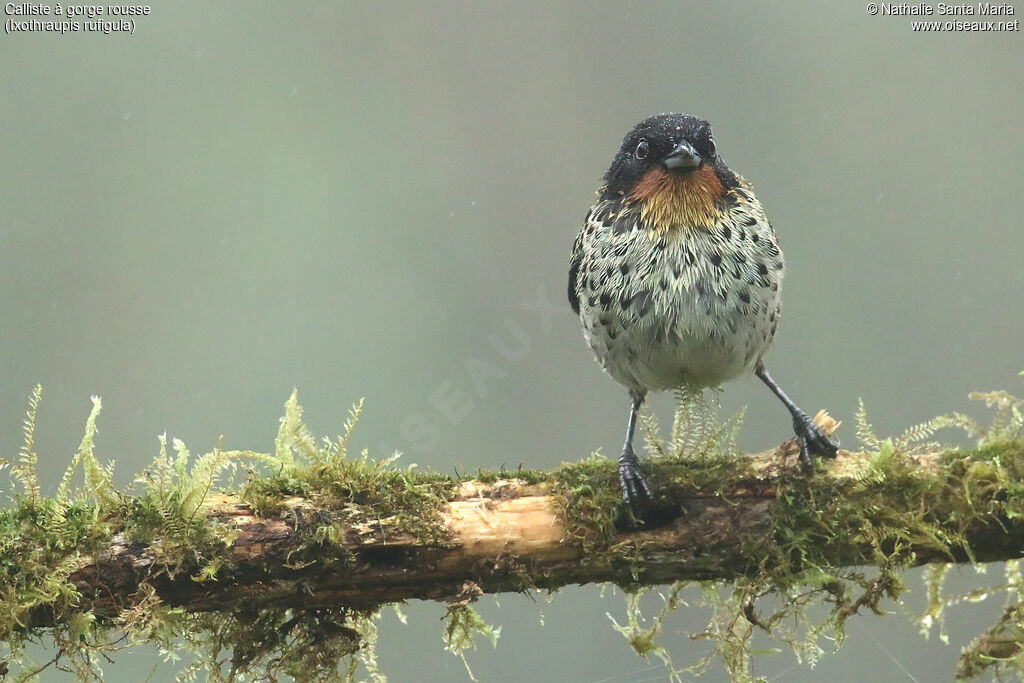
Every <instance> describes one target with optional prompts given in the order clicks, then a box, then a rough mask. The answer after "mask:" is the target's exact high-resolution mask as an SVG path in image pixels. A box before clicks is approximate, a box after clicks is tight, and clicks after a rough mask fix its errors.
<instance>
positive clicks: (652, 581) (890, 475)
mask: <svg viewBox="0 0 1024 683" xmlns="http://www.w3.org/2000/svg"><path fill="white" fill-rule="evenodd" d="M978 397H979V398H982V399H984V400H985V401H986V402H988V403H989V404H990V406H995V407H996V409H997V414H996V418H995V419H994V421H993V426H992V427H989V428H988V429H987V430H982V428H981V427H979V426H978V425H977V424H976V423H974V422H973V421H969V424H968V423H967V422H966V421H967V418H965V417H964V416H962V415H958V414H953V415H951V416H948V417H943V418H936V419H935V420H933V421H930V422H928V423H925V424H922V425H918V426H916V427H913V428H911V429H908V430H907V431H906V432H904V434H903V435H901V436H900V437H898V438H896V439H881V438H879V437H877V436H876V435H875V434H874V433H873V431H872V429H871V426H870V424H868V422H867V419H866V416H865V415H864V414H863V411H862V412H861V414H860V415H858V418H857V421H858V423H859V425H858V430H857V431H858V435H859V436H860V438H861V440H862V441H863V442H864V443H865V444H866V445H867V447H868V450H867V451H866V452H860V453H850V452H846V451H842V452H841V453H840V455H839V457H838V458H837V459H836V460H834V461H829V462H825V463H822V464H821V465H820V467H819V468H818V469H817V471H815V472H813V473H805V472H802V471H800V470H799V467H798V465H797V458H796V453H795V444H794V443H793V442H787V443H786V444H783V445H782V446H780V447H778V448H775V449H772V450H769V451H765V452H761V453H756V454H751V455H743V454H739V453H737V452H736V450H735V446H734V437H735V433H736V429H737V426H738V419H733V420H727V421H725V422H724V423H723V422H719V421H717V420H711V419H709V418H708V417H707V415H708V412H707V411H706V410H705V409H706V408H707V405H706V404H704V403H702V401H703V399H702V398H700V397H699V396H680V407H679V409H678V411H677V415H676V422H675V425H674V427H675V428H674V429H673V430H672V435H673V436H672V439H671V441H670V443H668V444H662V443H660V442H659V441H658V439H657V427H656V425H655V424H654V421H653V419H645V420H644V421H643V428H644V430H645V431H646V435H647V440H648V449H649V451H650V452H651V453H652V455H653V456H654V457H652V458H650V459H649V460H648V461H647V462H646V464H645V468H646V470H647V473H648V476H649V481H650V483H651V485H652V487H653V489H654V490H655V491H656V492H657V497H656V500H655V501H654V502H653V505H652V506H651V508H650V509H649V510H647V514H646V515H645V520H644V521H643V522H640V521H638V520H635V519H633V517H632V515H631V514H630V512H629V511H628V510H627V509H626V508H625V507H624V506H623V505H622V503H621V498H620V494H619V488H618V481H617V470H616V467H615V464H614V463H613V462H611V461H609V460H606V459H604V458H600V457H592V458H590V459H587V460H584V461H582V462H576V463H568V464H564V465H562V466H561V467H559V468H557V469H555V470H552V471H550V472H542V471H534V470H531V471H522V470H517V471H515V472H505V471H502V472H479V473H478V474H477V475H476V476H475V477H472V478H452V477H448V476H445V475H441V474H438V473H432V472H419V471H417V470H415V469H413V467H414V466H411V467H409V468H406V469H400V468H396V467H394V465H393V460H394V459H393V458H392V459H389V460H385V461H374V460H372V459H370V458H368V456H367V455H366V453H365V451H364V453H363V456H362V458H350V457H348V455H347V454H346V446H347V444H348V443H349V441H350V436H351V430H352V426H353V425H354V423H355V420H356V418H357V417H358V412H359V409H360V407H361V404H360V405H358V406H356V407H354V408H353V411H352V414H351V416H350V420H349V421H348V422H347V423H346V425H345V430H344V434H343V435H341V436H338V437H337V438H336V439H334V440H331V439H324V440H323V444H322V445H318V444H317V442H316V440H315V439H314V438H313V437H312V436H311V435H310V434H309V432H308V430H307V429H306V427H305V426H304V425H303V424H302V421H301V412H302V411H301V408H300V407H299V405H298V402H297V400H296V398H295V396H294V395H293V396H292V398H291V399H289V401H288V402H287V403H286V405H285V416H284V418H282V421H281V428H280V430H279V433H278V438H277V440H276V442H275V452H274V453H273V454H260V453H253V452H249V451H224V450H222V449H220V448H219V447H218V448H216V449H215V450H214V451H212V452H211V453H208V454H206V455H203V456H200V457H197V458H193V457H192V455H191V454H190V453H189V451H188V449H187V448H186V447H185V446H184V444H182V443H180V442H178V441H174V443H173V445H174V449H173V450H174V452H173V453H169V452H168V449H167V448H166V438H165V437H161V440H160V453H159V455H158V457H157V458H156V459H155V461H154V463H153V465H152V466H151V467H150V468H149V469H148V470H146V471H145V472H143V474H142V475H140V477H138V478H137V479H136V482H137V485H138V484H141V486H142V489H141V491H139V492H137V493H126V492H121V491H118V490H117V489H116V488H115V487H114V486H113V484H112V477H111V470H110V468H108V467H102V466H100V465H99V462H98V461H97V459H96V458H95V456H94V455H93V435H94V434H95V431H96V418H97V415H98V413H99V409H100V403H99V400H98V399H95V400H94V407H93V410H92V412H91V413H90V415H89V419H88V420H87V423H86V430H85V433H86V436H85V438H84V439H83V441H82V445H81V446H80V447H79V449H78V452H77V453H76V455H75V457H74V459H73V462H72V466H71V468H69V471H68V474H67V475H66V476H65V477H64V479H63V480H62V482H61V486H60V490H59V492H58V495H57V496H55V497H53V498H48V497H45V496H42V495H40V494H39V492H38V487H37V485H36V484H35V481H36V480H35V475H34V462H35V455H34V451H32V430H31V429H30V428H26V434H27V435H28V436H27V439H26V441H27V443H28V444H29V445H28V446H27V447H26V448H25V449H23V453H22V458H21V460H20V462H19V463H18V464H17V465H14V464H12V463H10V462H8V461H0V466H3V465H7V466H12V469H13V468H14V467H20V468H21V469H18V470H16V471H15V477H14V481H15V483H18V484H20V488H18V487H15V488H14V489H13V490H12V496H13V498H12V500H13V505H12V506H11V507H10V508H9V509H8V510H4V511H0V574H2V578H3V581H2V582H0V645H3V646H6V648H7V649H8V650H9V652H10V653H11V655H12V656H13V657H14V658H15V659H19V658H21V656H22V655H23V653H24V645H25V643H26V642H28V641H30V640H32V639H33V638H35V637H36V634H38V633H40V630H41V629H42V630H45V631H48V632H49V633H51V634H52V637H53V639H54V641H55V643H56V645H57V647H58V659H59V658H60V657H61V656H64V657H66V658H70V659H71V660H72V664H73V665H74V666H75V668H76V670H78V671H79V673H80V674H82V675H86V676H88V675H91V672H93V671H94V667H95V662H96V661H97V659H96V653H97V652H100V653H104V652H107V651H109V650H110V649H116V648H115V645H116V643H117V642H119V641H114V643H111V641H110V639H109V637H108V636H107V635H105V634H107V633H108V632H109V631H110V630H111V629H121V630H123V631H125V632H126V634H127V637H128V640H127V642H128V643H133V642H157V643H160V644H161V645H162V646H163V647H165V648H170V647H172V643H180V642H181V641H184V642H185V643H187V646H188V647H189V648H190V649H192V650H194V651H195V652H197V653H199V654H200V658H199V659H198V660H197V662H198V663H197V664H195V665H193V668H197V667H198V668H205V669H206V670H207V672H208V674H209V676H210V677H211V678H212V679H216V680H219V677H220V676H221V675H222V673H223V671H222V670H223V669H224V667H225V666H227V668H228V669H229V676H230V677H232V678H237V677H238V676H239V675H245V674H247V673H248V674H252V675H257V674H254V672H262V673H260V674H258V676H263V675H264V674H265V676H266V677H269V678H273V677H274V676H276V675H277V674H279V673H287V674H290V675H293V676H295V677H297V678H299V679H301V680H307V679H314V678H316V679H327V680H331V679H333V678H336V677H339V676H340V677H342V678H344V677H345V676H349V677H351V676H353V675H354V671H355V670H356V667H358V666H361V667H362V670H363V671H364V673H367V672H368V673H369V674H371V675H372V676H373V677H379V676H378V672H377V669H376V662H375V661H374V660H373V655H372V647H368V645H372V643H373V641H374V638H375V635H374V627H373V623H374V619H375V617H376V615H377V614H378V611H379V609H380V607H381V606H383V605H386V604H397V603H401V602H403V601H406V600H411V599H424V600H439V601H444V602H446V603H447V604H448V610H449V623H448V629H447V632H446V633H447V635H446V642H447V643H448V644H449V647H450V648H451V649H456V650H458V649H461V648H464V647H465V646H466V644H467V643H468V642H471V635H472V631H476V632H478V633H483V634H485V635H488V636H489V637H491V638H496V637H497V629H496V628H491V627H488V626H486V625H485V624H483V623H482V622H481V621H480V620H479V618H478V617H476V616H475V615H472V614H470V612H468V611H467V610H468V609H469V607H468V605H469V604H470V603H471V602H472V601H473V600H475V599H476V597H478V596H479V595H482V594H484V593H498V592H504V591H526V590H530V589H545V590H555V589H557V588H559V587H561V586H565V585H569V584H579V583H589V582H613V583H616V584H619V585H622V586H626V587H628V588H630V589H631V590H642V587H644V586H651V585H658V584H669V583H673V584H675V587H674V588H673V590H672V593H671V594H672V596H678V594H679V591H680V590H681V586H682V585H683V583H681V582H692V581H700V582H720V583H719V584H718V585H723V582H724V583H728V584H729V585H732V586H733V588H732V596H731V597H730V598H729V599H728V600H727V601H721V600H719V599H718V598H717V597H715V596H717V595H718V591H717V589H715V588H709V589H708V590H707V591H705V593H706V595H707V596H708V600H709V602H710V603H711V604H712V606H713V607H714V608H715V610H714V614H713V616H712V621H711V622H710V623H709V625H708V628H707V631H706V632H705V635H706V637H708V638H710V639H712V640H714V641H716V642H717V643H718V645H716V650H715V653H713V656H714V657H717V658H718V659H719V660H721V661H722V663H723V664H724V665H725V666H726V667H727V668H728V670H729V671H730V672H731V673H732V674H733V675H734V676H736V677H738V678H743V677H744V676H745V675H747V674H746V673H744V672H749V666H750V651H751V648H750V640H751V635H752V633H753V632H754V631H755V629H756V630H759V631H761V632H765V633H768V634H769V635H771V636H772V637H777V638H782V639H783V640H785V642H787V643H789V644H790V645H791V646H792V647H793V648H794V650H795V651H796V652H797V655H798V657H802V658H803V659H805V660H809V661H811V662H812V663H813V661H814V659H816V658H817V656H819V655H820V654H821V649H820V647H818V646H817V644H816V641H817V639H818V638H820V637H829V638H832V639H835V640H837V641H838V640H841V639H842V627H843V624H844V622H845V620H846V619H847V618H848V617H849V616H851V615H853V614H856V613H858V612H859V611H864V610H871V611H881V610H882V609H883V605H884V603H885V602H886V601H891V600H896V599H898V596H899V594H900V593H901V591H902V584H901V579H900V576H899V572H900V571H902V570H903V569H905V568H907V567H911V566H916V565H920V564H924V563H946V562H965V561H971V562H989V561H996V560H1015V559H1016V558H1018V557H1020V555H1021V553H1022V550H1024V521H1022V520H1024V415H1022V410H1021V408H1022V405H1024V403H1022V402H1021V400H1020V399H1016V398H1014V397H1012V396H1010V395H1009V394H1005V393H1003V392H995V393H991V394H982V395H979V396H978ZM37 404H38V390H37V392H36V394H34V395H33V399H32V403H31V406H30V414H29V420H28V423H29V424H31V423H34V420H35V414H36V409H37ZM712 412H713V411H712ZM815 419H816V420H817V421H818V423H819V424H820V425H822V426H823V427H824V428H825V430H826V431H827V432H829V433H831V432H832V431H833V430H834V429H835V427H836V423H835V422H834V421H833V420H832V419H831V418H829V417H828V416H827V415H825V414H824V413H820V414H819V415H818V416H817V417H816V418H815ZM950 425H954V426H960V427H964V426H965V425H966V427H969V428H970V429H971V430H980V431H977V434H978V435H979V436H981V437H982V438H981V441H979V446H978V448H976V449H973V450H945V451H943V450H937V449H934V448H929V447H927V446H924V445H921V443H920V442H921V441H923V440H924V439H927V438H929V437H930V436H931V435H932V433H933V432H934V431H935V429H937V428H940V427H944V426H950ZM915 444H917V445H916V446H915ZM247 463H258V464H259V467H262V468H264V469H265V470H268V472H266V473H262V474H261V473H258V472H251V473H250V475H251V476H250V477H249V479H248V481H247V482H246V483H245V484H244V485H242V486H241V487H240V488H239V489H237V492H227V491H218V490H217V489H216V487H215V486H214V484H215V482H216V481H217V480H218V477H219V476H220V474H221V473H222V472H223V471H225V470H228V471H233V470H235V469H237V468H239V467H245V466H246V464H247ZM80 464H81V465H83V478H84V482H85V484H86V487H85V488H84V489H80V490H77V491H71V481H72V475H73V474H74V471H75V469H76V468H77V467H78V465H80ZM868 566H874V567H876V568H877V569H876V570H875V571H874V572H866V571H864V568H865V567H868ZM1007 567H1008V569H1007V571H1008V575H1007V577H1008V578H1007V587H1006V588H1005V590H1007V592H1008V593H1009V594H1011V597H1012V598H1013V599H1012V600H1011V602H1010V603H1008V604H1009V605H1010V606H1009V607H1008V609H1007V611H1006V614H1005V615H1004V618H1003V619H1001V620H1000V622H999V623H998V624H996V625H995V626H994V627H993V628H992V629H991V630H990V631H989V632H987V633H986V634H983V635H982V636H981V637H979V639H978V640H977V641H976V642H975V643H974V644H972V646H971V647H970V648H968V649H967V650H965V655H964V656H963V657H962V662H961V673H963V674H964V675H973V674H976V673H978V672H980V671H982V670H984V669H985V668H986V667H988V666H990V665H991V664H992V663H993V662H1002V663H1004V664H1005V663H1007V662H1015V666H1019V665H1020V664H1021V663H1022V661H1024V646H1022V643H1024V626H1022V624H1021V621H1022V620H1021V618H1020V615H1021V614H1024V608H1020V605H1021V604H1024V579H1022V578H1021V576H1020V571H1019V567H1020V565H1019V564H1018V563H1016V562H1010V563H1008V565H1007ZM942 576H944V572H942V571H936V572H933V577H932V585H931V588H930V591H929V596H930V597H931V598H933V599H931V600H930V604H929V611H928V614H927V615H926V623H927V624H932V623H940V624H941V621H942V616H943V609H944V606H945V604H947V603H945V602H943V599H942V597H941V590H940V589H941V580H942ZM706 585H713V584H706ZM770 596H776V597H782V598H783V601H782V602H783V605H784V606H783V608H781V609H775V608H765V609H762V608H761V607H759V605H760V604H761V602H760V601H761V599H762V598H767V597H770ZM815 601H816V602H815ZM769 602H770V601H769ZM631 604H632V607H630V622H629V624H628V625H626V626H621V625H618V624H617V625H616V628H617V629H619V630H621V631H622V632H623V633H625V634H626V635H627V637H629V639H630V642H631V643H632V644H633V646H634V647H635V648H636V649H637V651H638V652H640V653H642V654H647V653H655V654H659V655H661V656H665V657H667V654H665V652H664V651H663V650H661V649H660V648H658V647H656V646H655V645H654V644H653V639H654V636H655V635H656V634H657V632H658V630H659V628H660V621H661V619H662V617H663V616H664V611H663V614H660V615H658V617H656V619H655V620H654V624H653V626H651V627H650V628H647V629H644V628H641V627H640V623H641V622H642V619H640V618H639V617H638V615H637V613H636V612H635V609H636V603H635V601H634V602H633V603H631ZM666 604H667V605H673V604H676V602H675V598H674V597H673V598H672V599H670V600H669V601H668V602H667V603H666ZM809 604H827V605H829V606H830V608H829V611H828V616H827V617H826V618H825V619H824V621H821V620H820V619H819V621H818V623H812V624H805V623H804V616H803V612H802V609H803V608H804V607H806V606H807V605H809ZM666 610H668V611H670V608H669V607H666ZM787 622H796V623H800V624H803V626H801V628H803V629H804V631H803V632H802V634H801V633H796V632H794V631H793V630H792V629H791V628H790V627H786V626H784V625H783V624H785V623H787ZM787 628H789V629H790V630H788V631H787V630H786V629H787ZM177 647H180V644H179V645H177ZM226 649H227V650H231V651H232V655H231V657H230V665H228V664H227V663H226V662H227V661H228V660H225V658H224V656H223V654H222V653H223V651H224V650H226ZM711 656H712V655H709V657H711ZM76 658H77V659H76ZM339 661H344V662H348V664H347V665H346V666H348V669H347V670H345V671H341V672H339V670H338V666H339ZM701 665H702V663H698V664H697V665H695V666H696V667H697V668H699V667H700V666H701ZM6 666H7V665H6V664H5V662H4V661H3V660H2V659H0V678H2V674H3V672H4V671H5V670H6Z"/></svg>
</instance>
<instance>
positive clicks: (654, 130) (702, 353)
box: [568, 114, 839, 508]
mask: <svg viewBox="0 0 1024 683" xmlns="http://www.w3.org/2000/svg"><path fill="white" fill-rule="evenodd" d="M604 179H605V182H604V185H602V186H601V188H600V189H599V190H598V200H597V202H596V203H595V204H594V205H593V206H592V207H591V209H590V212H589V213H588V214H587V217H586V219H585V220H584V222H583V227H582V229H581V230H580V233H579V235H578V236H577V237H576V242H575V244H574V245H573V249H572V256H571V258H570V263H569V292H568V293H569V302H570V304H571V305H572V308H573V310H574V311H575V312H576V313H578V314H579V317H580V322H581V323H582V325H583V333H584V336H585V337H586V340H587V343H588V344H589V345H590V348H591V350H592V351H593V352H594V357H595V358H596V359H597V360H598V362H599V363H600V364H601V366H602V367H603V368H604V369H605V371H607V372H608V374H609V375H611V376H612V377H613V378H614V379H615V380H616V381H618V382H619V383H620V384H622V385H623V386H625V387H626V388H627V389H628V390H629V393H630V397H631V400H632V409H631V411H630V418H629V422H628V423H627V428H626V442H625V445H624V446H623V450H622V455H620V456H619V480H620V482H621V484H622V492H623V499H624V500H625V501H626V502H628V503H630V504H632V505H633V506H634V508H636V506H637V505H638V504H639V503H640V502H641V501H642V500H648V501H649V500H650V498H651V497H652V495H653V494H652V492H651V490H650V488H649V487H648V485H647V483H646V481H645V480H644V477H643V474H642V472H641V470H640V464H639V460H638V459H637V457H636V455H635V453H634V452H633V445H632V442H633V432H634V429H635V426H636V415H637V411H638V410H639V408H640V404H641V403H642V402H643V400H644V397H645V396H646V394H647V393H648V392H649V391H663V390H665V389H673V388H677V387H682V386H690V387H696V388H703V387H708V386H715V385H718V384H721V383H722V382H725V381H726V380H729V379H733V378H735V377H738V376H740V375H743V374H746V373H750V372H753V373H755V374H756V375H757V376H758V377H759V378H760V379H761V380H762V381H763V382H764V383H765V384H766V385H767V386H768V388H769V389H771V390H772V392H773V393H775V395H776V396H778V398H779V399H780V400H781V401H782V402H783V404H784V405H785V406H786V408H787V409H788V410H789V412H790V414H791V416H792V418H793V428H794V431H795V432H796V435H797V437H798V439H799V441H800V458H801V462H803V464H804V465H805V466H807V467H810V466H811V465H812V464H813V457H814V456H815V455H822V456H825V457H834V456H835V454H836V452H837V451H838V447H839V444H838V442H834V441H832V440H831V439H829V438H828V436H827V435H825V433H824V432H822V430H821V429H820V428H819V427H818V426H817V425H815V424H814V423H813V422H812V421H811V420H810V418H808V416H807V414H806V413H804V412H803V411H802V410H800V408H798V407H797V406H796V404H794V403H793V402H792V400H790V398H789V397H788V396H787V395H786V394H785V392H784V391H782V389H781V388H780V387H779V386H778V384H776V383H775V381H774V380H773V379H772V378H771V376H770V375H769V374H768V372H767V371H766V370H765V368H764V363H763V359H764V356H765V354H766V353H767V352H768V349H769V348H770V347H771V345H772V341H773V340H774V338H775V331H776V329H777V327H778V323H779V316H780V298H779V297H780V289H781V284H782V277H783V274H784V273H785V262H784V260H783V257H782V251H781V250H780V249H779V245H778V242H777V240H776V237H775V230H774V229H773V228H772V225H771V223H770V222H769V221H768V218H767V217H766V216H765V214H764V210H763V209H762V208H761V203H760V202H759V201H758V200H757V197H756V196H755V195H754V192H753V190H752V189H751V187H750V185H749V184H748V183H747V182H746V181H744V180H743V178H741V177H740V176H738V175H736V174H735V173H733V172H732V171H731V170H729V168H728V166H726V164H725V162H724V161H723V160H722V158H721V157H720V156H719V155H718V153H717V149H716V145H715V142H714V138H713V137H712V133H711V126H710V125H709V124H708V122H707V121H704V120H702V119H699V118H696V117H694V116H688V115H685V114H661V115H658V116H652V117H651V118H649V119H646V120H644V121H641V122H640V123H639V124H637V126H636V127H635V128H633V130H632V131H630V132H629V133H628V134H627V135H626V137H625V139H624V140H623V141H622V146H621V147H620V149H619V152H618V153H617V154H616V156H615V159H614V160H613V161H612V165H611V167H610V168H609V169H608V172H607V173H606V174H605V178H604Z"/></svg>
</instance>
